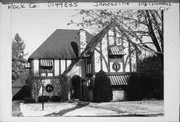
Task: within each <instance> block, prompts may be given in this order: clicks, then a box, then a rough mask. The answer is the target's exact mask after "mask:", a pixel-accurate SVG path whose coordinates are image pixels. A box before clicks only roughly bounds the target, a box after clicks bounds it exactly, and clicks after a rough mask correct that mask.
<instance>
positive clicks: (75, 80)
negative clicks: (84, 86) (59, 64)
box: [71, 75, 82, 100]
mask: <svg viewBox="0 0 180 122" xmlns="http://www.w3.org/2000/svg"><path fill="white" fill-rule="evenodd" d="M71 81H72V99H79V100H80V99H81V94H82V93H81V77H80V76H78V75H75V76H73V77H72V80H71Z"/></svg>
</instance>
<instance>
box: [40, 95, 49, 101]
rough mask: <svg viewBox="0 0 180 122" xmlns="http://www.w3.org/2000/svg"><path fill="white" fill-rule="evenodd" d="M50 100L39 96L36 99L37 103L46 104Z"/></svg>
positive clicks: (47, 97)
mask: <svg viewBox="0 0 180 122" xmlns="http://www.w3.org/2000/svg"><path fill="white" fill-rule="evenodd" d="M49 99H50V97H49V96H39V97H38V102H48V101H49Z"/></svg>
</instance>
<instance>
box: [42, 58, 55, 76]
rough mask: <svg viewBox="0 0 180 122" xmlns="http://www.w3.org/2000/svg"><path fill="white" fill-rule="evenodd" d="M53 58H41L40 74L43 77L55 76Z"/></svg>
mask: <svg viewBox="0 0 180 122" xmlns="http://www.w3.org/2000/svg"><path fill="white" fill-rule="evenodd" d="M53 66H54V62H53V60H40V74H41V76H42V77H52V76H54V68H53Z"/></svg>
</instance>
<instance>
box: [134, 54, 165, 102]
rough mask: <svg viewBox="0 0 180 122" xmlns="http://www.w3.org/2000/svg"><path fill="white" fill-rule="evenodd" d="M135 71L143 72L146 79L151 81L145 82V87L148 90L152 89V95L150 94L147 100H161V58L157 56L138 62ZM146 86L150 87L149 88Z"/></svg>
mask: <svg viewBox="0 0 180 122" xmlns="http://www.w3.org/2000/svg"><path fill="white" fill-rule="evenodd" d="M137 71H138V72H140V73H142V72H143V73H144V74H145V75H144V76H145V77H146V79H151V80H146V85H145V86H146V89H148V90H150V88H152V87H153V89H151V92H154V93H150V94H151V95H150V94H149V98H152V97H154V98H156V99H163V85H164V81H163V77H164V76H163V58H161V57H158V56H151V57H147V58H145V59H143V60H141V61H140V62H139V64H138V67H137ZM148 81H149V82H148ZM148 84H149V85H150V86H151V87H150V88H149V87H148ZM152 90H153V91H152Z"/></svg>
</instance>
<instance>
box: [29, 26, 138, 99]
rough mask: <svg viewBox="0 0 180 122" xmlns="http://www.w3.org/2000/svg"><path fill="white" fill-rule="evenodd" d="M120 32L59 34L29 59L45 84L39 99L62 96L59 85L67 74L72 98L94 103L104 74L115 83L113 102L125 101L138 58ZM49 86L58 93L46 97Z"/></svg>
mask: <svg viewBox="0 0 180 122" xmlns="http://www.w3.org/2000/svg"><path fill="white" fill-rule="evenodd" d="M117 29H118V28H116V26H114V25H112V26H111V27H110V26H108V27H106V28H105V29H103V30H102V31H101V32H100V33H98V34H97V35H95V36H93V35H91V34H89V33H88V32H87V31H85V30H63V29H58V30H56V31H55V32H54V33H53V34H52V35H51V36H50V37H49V38H48V39H47V40H46V41H45V42H44V43H43V44H42V45H41V46H40V47H39V48H38V49H37V50H36V51H35V52H34V53H33V54H32V55H31V56H30V57H29V62H30V64H31V69H30V73H31V75H32V76H33V78H34V79H36V82H39V84H43V85H40V86H39V87H38V90H37V92H38V95H39V96H41V95H42V94H43V95H47V96H50V97H52V96H58V95H59V94H60V93H59V92H62V91H61V90H58V89H61V87H60V86H59V85H57V84H59V83H60V82H62V81H60V80H59V79H60V78H59V77H60V76H61V74H63V75H64V74H65V75H67V76H68V80H67V82H68V83H67V84H68V86H67V87H68V96H69V97H68V98H69V99H80V100H88V101H92V100H93V84H94V78H95V74H96V73H97V72H99V71H100V70H103V71H104V72H106V74H107V76H108V78H109V79H110V81H111V86H112V89H113V100H114V101H116V100H125V99H126V88H127V85H128V79H129V77H130V75H131V73H132V72H136V67H137V63H136V62H137V58H138V57H137V49H136V48H135V47H134V46H133V44H132V43H131V42H130V41H129V40H128V39H127V38H125V36H124V34H123V33H119V31H117ZM91 44H92V45H93V46H92V45H91ZM64 71H65V72H64ZM48 84H52V85H53V88H54V89H57V90H54V89H53V90H52V92H48V91H47V90H45V91H44V93H42V86H45V87H46V86H47V85H48ZM60 85H61V84H60ZM57 91H58V92H57Z"/></svg>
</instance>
